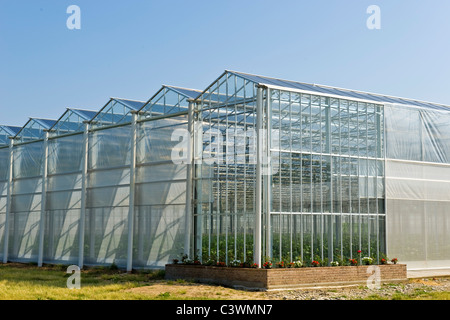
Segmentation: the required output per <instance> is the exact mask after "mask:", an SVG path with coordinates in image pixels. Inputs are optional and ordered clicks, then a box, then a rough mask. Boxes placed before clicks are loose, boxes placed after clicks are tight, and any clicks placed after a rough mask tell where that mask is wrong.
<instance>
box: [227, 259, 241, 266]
mask: <svg viewBox="0 0 450 320" xmlns="http://www.w3.org/2000/svg"><path fill="white" fill-rule="evenodd" d="M230 266H231V267H241V260H233V261H231V263H230Z"/></svg>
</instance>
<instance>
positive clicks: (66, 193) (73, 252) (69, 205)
mask: <svg viewBox="0 0 450 320" xmlns="http://www.w3.org/2000/svg"><path fill="white" fill-rule="evenodd" d="M82 143H83V135H82V134H76V135H71V136H65V137H59V138H55V139H50V140H49V142H48V178H47V194H46V196H47V201H46V213H45V232H44V262H48V263H76V262H77V259H78V252H79V248H78V246H79V242H78V239H79V238H78V235H79V225H78V224H79V219H80V213H81V162H82V158H83V147H82Z"/></svg>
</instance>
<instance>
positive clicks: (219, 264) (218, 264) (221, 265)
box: [216, 261, 227, 267]
mask: <svg viewBox="0 0 450 320" xmlns="http://www.w3.org/2000/svg"><path fill="white" fill-rule="evenodd" d="M216 266H218V267H226V266H227V264H226V263H225V262H223V261H218V262H217V263H216Z"/></svg>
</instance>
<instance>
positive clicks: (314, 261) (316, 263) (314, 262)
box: [311, 260, 320, 267]
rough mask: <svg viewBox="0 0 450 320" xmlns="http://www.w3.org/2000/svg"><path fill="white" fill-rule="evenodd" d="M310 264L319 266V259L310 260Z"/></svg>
mask: <svg viewBox="0 0 450 320" xmlns="http://www.w3.org/2000/svg"><path fill="white" fill-rule="evenodd" d="M311 266H312V267H320V262H319V261H316V260H313V261H312V262H311Z"/></svg>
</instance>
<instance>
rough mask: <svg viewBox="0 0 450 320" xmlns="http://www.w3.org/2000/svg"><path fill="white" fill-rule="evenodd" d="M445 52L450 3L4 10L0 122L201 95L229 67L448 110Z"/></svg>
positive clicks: (333, 1) (119, 4) (403, 0)
mask: <svg viewBox="0 0 450 320" xmlns="http://www.w3.org/2000/svg"><path fill="white" fill-rule="evenodd" d="M73 4H74V5H78V6H79V7H80V9H81V29H80V30H69V29H68V28H67V26H66V20H67V19H68V18H69V16H70V14H67V13H66V10H67V7H68V6H70V5H73ZM373 4H375V5H378V6H379V7H380V9H381V29H380V30H369V29H368V28H367V27H366V20H367V19H368V18H369V14H367V13H366V10H367V8H368V6H369V5H373ZM449 52H450V1H448V0H434V1H427V2H425V1H417V0H397V1H392V0H385V1H379V0H370V1H364V0H341V1H337V0H328V1H325V0H318V1H300V0H296V1H294V0H291V1H288V0H280V1H273V0H272V1H268V0H239V1H238V0H226V1H225V0H222V1H215V0H208V1H207V0H201V1H199V0H190V1H181V0H166V1H153V0H129V1H106V0H70V1H66V0H0V124H6V125H17V126H22V125H24V124H25V122H26V121H27V119H28V118H29V117H41V118H50V119H57V118H58V117H59V116H60V115H61V114H62V113H63V112H64V110H65V108H67V107H76V108H86V109H91V110H98V109H100V108H101V107H102V106H103V105H104V104H105V103H106V102H107V100H108V99H109V97H120V98H129V99H136V100H147V99H148V98H149V97H151V96H152V95H153V94H154V93H155V92H156V91H157V90H158V89H159V88H160V86H161V85H162V84H169V85H177V86H182V87H190V88H195V89H204V88H205V87H206V86H208V85H209V84H210V83H211V82H212V81H213V80H214V79H216V78H217V77H218V76H219V75H220V74H221V73H222V72H223V71H224V70H225V69H230V70H236V71H242V72H248V73H255V74H260V75H265V76H271V77H277V78H282V79H288V80H296V81H301V82H308V83H318V84H325V85H331V86H337V87H343V88H349V89H356V90H362V91H370V92H376V93H383V94H390V95H395V96H402V97H408V98H416V99H420V100H426V101H432V102H440V103H445V104H449V105H450V90H449V88H448V87H449V85H450V81H449V80H448V79H449V78H448V75H449V74H450V63H449V55H448V53H449Z"/></svg>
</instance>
